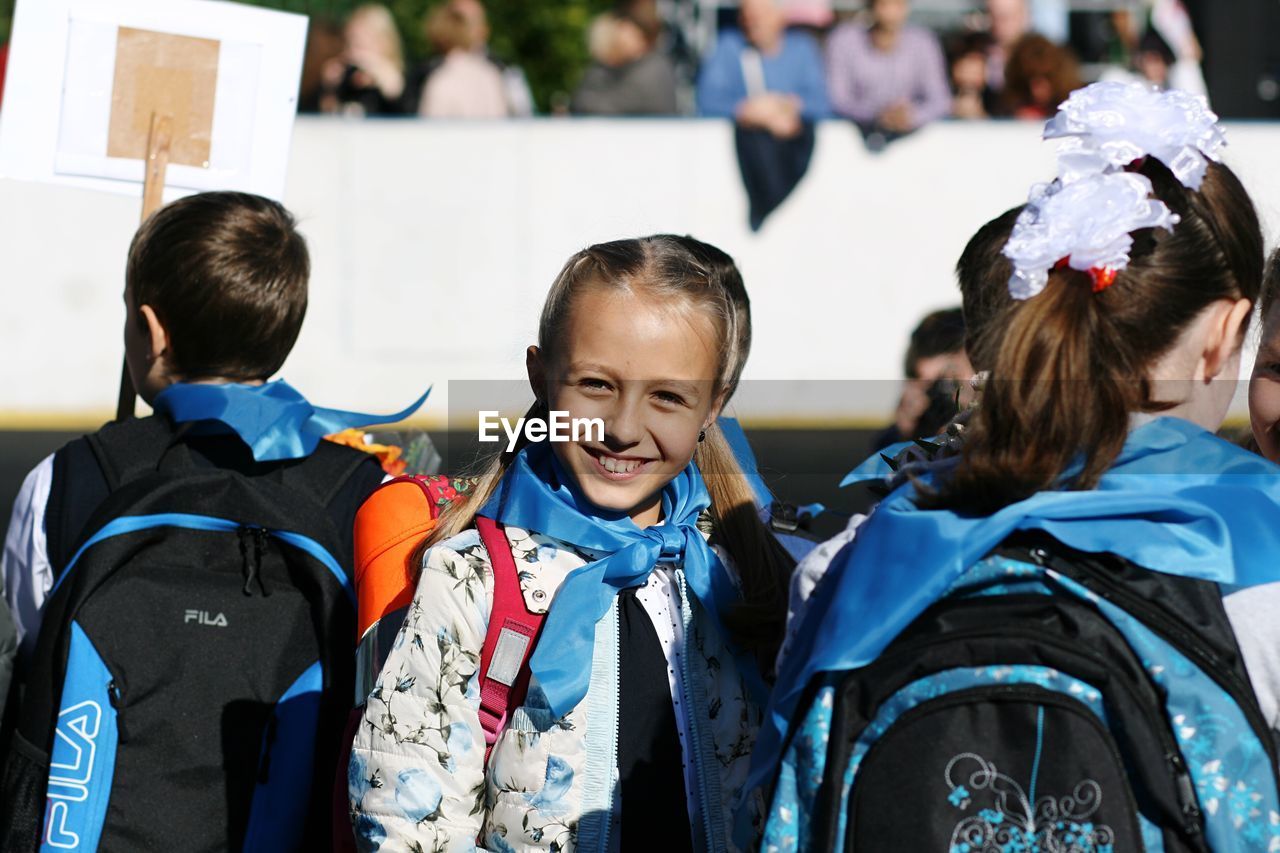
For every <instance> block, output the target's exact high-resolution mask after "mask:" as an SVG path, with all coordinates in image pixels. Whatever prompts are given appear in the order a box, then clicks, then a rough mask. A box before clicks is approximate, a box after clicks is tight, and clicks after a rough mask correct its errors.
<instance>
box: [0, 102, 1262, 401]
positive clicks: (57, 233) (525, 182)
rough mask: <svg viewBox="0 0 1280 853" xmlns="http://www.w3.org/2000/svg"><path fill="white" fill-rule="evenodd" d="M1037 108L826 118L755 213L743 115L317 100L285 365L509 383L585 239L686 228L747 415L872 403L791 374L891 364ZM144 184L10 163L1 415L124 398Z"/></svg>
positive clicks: (322, 397)
mask: <svg viewBox="0 0 1280 853" xmlns="http://www.w3.org/2000/svg"><path fill="white" fill-rule="evenodd" d="M1038 132H1039V128H1038V126H1037V125H1034V124H971V125H968V124H945V125H940V126H935V127H931V128H928V129H926V130H924V131H923V132H921V133H919V134H917V135H916V136H915V137H912V138H909V139H905V140H902V141H900V142H898V143H896V144H895V145H893V146H890V148H889V150H888V151H886V152H884V153H882V154H878V155H877V154H870V153H868V152H867V151H866V149H865V148H864V147H863V145H862V143H861V141H860V139H859V138H858V136H857V134H856V132H855V131H854V130H853V129H852V128H851V127H849V126H848V125H845V124H842V123H830V124H827V125H824V126H823V127H821V128H820V132H819V136H818V143H817V149H816V152H815V155H814V161H813V164H812V166H811V168H810V170H809V173H808V175H807V176H806V177H805V179H804V181H803V183H802V184H801V185H800V187H799V188H798V189H797V191H796V192H795V193H794V194H793V195H792V197H791V199H789V200H788V201H787V203H786V204H785V205H784V206H783V207H782V208H781V209H780V210H779V211H778V212H777V213H775V215H774V216H773V218H772V219H770V220H769V221H768V222H767V223H766V224H765V226H764V229H763V230H762V231H761V232H760V233H759V234H752V233H751V232H750V231H749V230H748V229H747V227H746V198H745V194H744V192H743V190H742V186H741V181H740V178H739V174H738V167H737V163H736V160H735V157H734V153H733V143H732V135H731V130H730V128H729V127H728V126H727V125H724V124H721V123H719V122H711V121H688V120H673V121H606V120H601V121H594V120H575V121H568V120H555V119H547V120H534V121H527V122H510V123H503V124H488V123H422V122H373V121H370V122H362V123H353V122H345V121H340V120H339V121H330V120H325V119H304V120H299V122H298V126H297V130H296V133H295V136H294V149H293V158H292V162H291V166H290V170H291V171H290V175H289V182H288V192H287V196H286V202H287V204H288V205H289V207H290V208H291V209H293V210H294V211H295V213H296V214H297V215H298V216H299V217H300V219H301V221H302V228H303V230H304V232H305V234H306V236H307V238H308V240H309V242H310V245H311V251H312V256H313V262H314V274H313V278H312V291H311V308H310V311H309V314H308V317H307V323H306V326H305V327H304V330H303V333H302V337H301V340H300V342H299V344H298V347H297V349H296V350H295V352H294V354H293V355H292V356H291V358H290V360H289V362H288V364H287V365H286V367H285V370H284V374H283V375H284V376H285V377H287V378H288V379H289V380H290V381H292V382H293V383H294V384H295V385H297V386H298V387H299V388H301V389H302V390H303V391H305V392H307V393H308V394H309V395H310V396H311V397H312V398H313V399H314V400H315V401H316V402H318V403H321V404H326V405H333V406H341V407H350V408H365V409H369V410H387V411H390V410H393V409H395V408H398V407H399V406H401V405H402V404H404V403H405V402H406V401H407V400H409V399H412V398H413V397H414V396H416V394H417V393H418V392H419V390H420V389H421V388H422V387H424V386H426V385H428V384H430V383H436V388H437V392H436V393H435V394H433V398H432V401H431V402H430V403H429V404H428V406H427V409H426V410H425V411H424V414H425V416H426V419H427V420H428V421H437V422H438V421H439V420H440V419H442V418H443V417H444V411H445V409H444V404H445V397H446V395H445V394H443V393H441V392H442V391H443V390H444V387H445V382H446V381H447V380H458V379H482V378H483V379H515V378H518V377H520V376H521V375H522V372H523V348H524V346H525V345H527V344H528V343H530V342H532V339H533V335H534V331H535V327H536V321H537V312H538V310H539V308H540V305H541V301H542V297H543V295H544V293H545V292H546V289H547V287H548V286H549V284H550V282H551V280H552V278H553V277H554V276H555V274H556V272H557V271H558V269H559V267H560V265H561V264H562V263H563V261H564V260H565V258H566V257H567V256H568V255H569V254H571V253H572V252H574V251H575V250H577V249H578V248H581V247H582V246H584V245H586V244H588V243H592V242H596V241H599V240H606V239H611V238H616V237H621V236H632V235H637V234H643V233H649V232H655V231H674V232H680V233H691V234H693V235H695V236H697V237H699V238H701V239H704V240H708V241H710V242H713V243H716V244H717V245H719V246H721V247H722V248H724V249H725V250H726V251H728V252H729V253H730V254H732V255H734V256H735V257H736V258H737V260H738V262H739V264H740V265H741V267H742V270H743V273H744V275H745V277H746V282H747V287H748V289H749V291H750V292H751V296H752V303H753V308H754V316H755V325H756V328H755V339H756V344H755V348H754V351H753V353H752V357H751V362H750V364H749V365H748V367H747V373H746V377H747V378H748V379H757V380H765V379H768V380H788V381H786V382H776V383H773V382H771V383H757V386H761V385H765V384H767V386H768V391H767V392H765V391H762V390H760V388H759V387H757V388H756V389H754V390H753V389H750V388H749V389H748V391H747V393H746V395H745V396H744V397H743V399H741V400H740V401H739V406H738V408H739V411H740V413H741V414H743V415H744V416H746V417H751V416H753V415H754V416H757V418H760V417H763V418H766V419H768V420H775V419H777V418H781V417H787V418H791V419H793V420H794V419H798V420H813V419H818V420H822V419H831V418H838V419H840V420H848V419H850V418H858V417H872V418H875V417H880V416H882V415H883V413H884V409H885V406H886V405H887V398H889V397H891V396H892V393H893V386H892V383H890V382H882V383H873V385H874V386H875V387H876V388H878V389H881V390H880V391H878V392H874V393H872V392H865V391H864V392H860V393H858V394H856V395H852V397H853V398H852V399H848V398H846V399H840V397H842V396H844V395H841V394H839V393H833V392H832V388H831V386H829V385H818V384H805V383H798V382H796V381H795V380H830V379H893V378H895V377H896V376H897V372H898V370H899V369H900V363H901V352H902V349H903V347H904V345H905V339H906V336H907V334H908V332H909V331H910V329H911V327H912V326H913V325H914V323H915V322H916V320H917V319H918V318H919V316H920V315H921V314H922V313H923V312H924V311H926V310H929V309H933V308H937V307H942V306H945V305H948V304H955V303H958V298H957V293H956V290H955V285H954V281H953V278H952V273H951V270H952V267H953V265H954V263H955V260H956V258H957V257H958V255H959V253H960V250H961V249H962V247H963V246H964V243H965V241H966V240H967V239H968V237H969V236H970V235H971V234H972V233H973V232H974V231H975V230H976V229H977V228H978V226H980V225H981V224H982V223H983V222H985V221H986V220H987V219H989V218H991V217H992V216H994V215H996V214H998V213H1000V212H1001V211H1003V210H1005V209H1006V208H1008V207H1010V206H1012V205H1014V204H1017V203H1019V202H1020V201H1022V200H1023V199H1024V198H1025V194H1026V191H1027V188H1028V187H1029V185H1030V184H1031V183H1032V182H1034V181H1037V180H1044V179H1046V178H1047V177H1051V175H1052V155H1051V147H1050V146H1049V145H1047V144H1042V143H1040V142H1038ZM1229 136H1230V140H1231V147H1230V148H1229V149H1228V155H1227V162H1228V163H1229V164H1230V165H1231V166H1232V167H1233V168H1236V169H1237V170H1238V171H1239V173H1240V174H1241V176H1242V177H1243V179H1244V181H1245V183H1246V185H1247V186H1248V187H1249V188H1250V190H1251V191H1252V192H1253V194H1254V198H1255V200H1256V201H1257V203H1258V205H1259V207H1260V209H1261V210H1262V213H1263V217H1264V222H1265V224H1266V226H1267V228H1268V234H1274V233H1275V229H1276V228H1277V227H1280V171H1278V170H1277V169H1276V168H1275V165H1274V162H1273V160H1274V158H1275V153H1276V152H1277V151H1280V125H1257V124H1254V125H1236V126H1232V127H1230V129H1229ZM137 216H138V203H137V201H136V200H132V199H128V198H123V197H119V196H111V195H106V194H97V193H92V192H87V191H80V190H69V189H63V188H55V187H49V186H43V185H36V184H23V183H18V182H14V181H0V235H2V236H0V240H2V241H3V252H2V253H0V257H2V258H3V261H2V262H0V287H2V288H3V297H4V298H3V308H2V309H0V426H22V425H53V424H57V423H73V422H77V421H87V422H90V423H91V422H93V421H95V420H100V419H102V418H103V417H105V416H106V415H107V414H109V412H110V411H111V408H112V406H113V402H114V399H115V392H116V382H117V378H118V375H119V369H120V356H121V344H120V338H121V321H122V316H123V311H122V308H121V304H122V303H121V291H122V288H123V271H124V261H125V252H126V249H127V247H128V243H129V239H130V237H131V235H132V233H133V230H134V228H135V227H136V224H137Z"/></svg>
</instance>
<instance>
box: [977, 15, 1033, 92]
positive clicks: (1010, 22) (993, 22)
mask: <svg viewBox="0 0 1280 853" xmlns="http://www.w3.org/2000/svg"><path fill="white" fill-rule="evenodd" d="M987 31H988V32H989V33H990V34H991V39H992V41H993V42H994V44H992V46H991V51H990V53H989V55H988V59H987V84H988V85H989V86H990V87H991V88H992V89H993V90H994V91H996V92H999V91H1001V90H1003V89H1004V68H1005V66H1006V65H1007V64H1008V63H1009V57H1010V56H1011V55H1012V54H1013V46H1014V45H1015V44H1017V43H1018V40H1019V39H1021V38H1022V37H1023V36H1025V35H1027V34H1028V33H1030V32H1031V13H1030V11H1029V10H1028V9H1027V3H1026V0H987Z"/></svg>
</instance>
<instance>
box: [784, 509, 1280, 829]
mask: <svg viewBox="0 0 1280 853" xmlns="http://www.w3.org/2000/svg"><path fill="white" fill-rule="evenodd" d="M851 627H852V626H851ZM1272 737H1273V736H1272V733H1271V731H1270V728H1269V726H1268V725H1267V723H1266V721H1265V720H1264V718H1263V715H1262V712H1261V710H1260V709H1259V707H1258V702H1257V699H1256V697H1255V695H1254V693H1253V689H1252V688H1251V687H1250V684H1249V680H1248V674H1247V672H1246V671H1245V668H1244V663H1243V660H1242V658H1241V655H1240V652H1239V648H1238V646H1237V645H1236V641H1235V636H1234V634H1233V633H1232V630H1231V626H1230V623H1229V622H1228V620H1227V616H1226V613H1225V611H1224V609H1223V606H1222V593H1221V590H1220V589H1219V588H1218V586H1217V585H1216V584H1213V583H1209V582H1206V581H1200V580H1195V579H1189V578H1184V577H1176V576H1173V575H1169V574H1162V573H1158V572H1154V571H1149V570H1147V569H1144V568H1141V567H1139V566H1136V565H1134V564H1133V563H1131V562H1128V561H1126V560H1123V559H1121V558H1119V557H1115V556H1113V555H1100V554H1087V553H1084V552H1079V551H1075V550H1073V549H1070V548H1068V547H1066V546H1064V545H1062V544H1061V543H1059V542H1057V541H1056V540H1054V539H1052V538H1051V537H1049V536H1047V535H1045V534H1043V533H1019V534H1016V535H1015V537H1014V538H1012V539H1010V540H1008V541H1007V542H1006V543H1005V544H1004V545H1003V546H1001V547H1000V548H998V549H997V550H996V551H995V552H994V553H993V554H991V555H990V556H988V557H987V558H986V559H984V560H983V561H982V562H980V563H978V564H977V565H976V566H974V567H973V568H972V569H970V570H969V571H968V572H966V573H964V575H962V576H961V578H960V579H959V580H958V581H957V582H956V583H955V585H954V586H953V587H952V588H951V589H950V590H949V592H948V593H947V595H946V596H944V597H943V598H942V599H941V600H940V601H938V602H936V603H935V604H934V605H933V606H932V607H930V608H929V609H928V610H926V611H925V612H924V613H923V614H922V615H921V616H919V617H918V618H917V619H916V620H915V621H914V622H912V623H911V624H910V625H909V626H908V627H907V628H906V629H905V630H904V631H903V632H902V633H901V634H900V635H899V636H898V637H896V638H895V639H894V640H893V642H891V643H890V644H889V646H888V647H887V648H886V649H885V650H884V652H882V653H881V654H880V655H879V656H878V657H877V658H876V659H875V660H874V661H872V662H871V663H870V664H868V665H867V666H864V667H860V668H858V669H853V670H848V671H845V672H837V673H826V674H824V675H822V676H820V677H819V678H818V679H817V680H815V681H814V682H813V683H811V684H810V685H809V687H808V692H807V694H806V697H805V701H803V702H802V703H801V704H800V705H799V710H798V711H797V714H796V716H795V718H794V719H793V722H792V726H791V730H790V731H789V733H788V742H787V744H786V747H785V750H784V753H783V755H784V757H783V761H782V764H781V767H780V770H779V772H778V775H777V777H776V778H775V780H774V785H773V792H772V802H771V807H770V810H769V814H768V820H767V825H766V830H765V839H764V844H763V849H765V850H822V851H828V850H851V851H858V853H890V851H893V853H900V852H902V853H905V852H906V851H909V853H1031V852H1032V851H1043V853H1059V851H1060V852H1061V853H1121V851H1124V853H1132V852H1134V851H1146V853H1153V851H1170V853H1171V851H1273V850H1280V805H1278V795H1277V778H1276V748H1275V744H1274V742H1273V739H1272Z"/></svg>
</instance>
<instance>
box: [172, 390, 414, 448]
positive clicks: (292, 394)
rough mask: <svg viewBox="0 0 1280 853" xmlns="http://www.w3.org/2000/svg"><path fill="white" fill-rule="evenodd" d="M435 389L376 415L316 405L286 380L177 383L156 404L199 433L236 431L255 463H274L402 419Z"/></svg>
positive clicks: (175, 419)
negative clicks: (340, 435)
mask: <svg viewBox="0 0 1280 853" xmlns="http://www.w3.org/2000/svg"><path fill="white" fill-rule="evenodd" d="M430 393H431V389H430V388H428V389H427V391H426V392H425V393H424V394H423V395H422V396H421V397H419V398H418V399H417V400H416V401H415V402H414V403H413V405H411V406H409V407H408V408H406V409H404V410H402V411H399V412H396V413H394V414H390V415H371V414H366V413H364V412H347V411H343V410H341V409H322V408H320V407H318V406H313V405H311V403H309V402H307V398H306V397H303V396H302V394H300V393H298V391H297V390H295V389H294V387H293V386H292V385H290V384H289V383H287V382H285V381H284V380H283V379H277V380H276V381H274V382H266V383H263V384H262V385H240V384H237V383H230V382H229V383H225V384H216V385H215V384H205V383H187V382H178V383H175V384H173V385H170V386H169V387H168V388H166V389H164V390H163V391H161V392H160V394H159V395H158V396H157V397H156V401H155V404H154V406H153V408H154V409H155V411H156V413H157V414H163V415H168V417H169V419H170V420H172V421H173V422H174V423H175V424H184V423H194V424H196V425H197V427H196V429H197V430H198V431H199V432H204V433H226V432H230V433H233V434H235V435H237V436H239V438H240V440H241V441H243V442H244V443H245V444H246V445H247V446H248V447H249V450H250V451H251V452H252V453H253V458H254V460H255V461H258V462H275V461H279V460H282V459H301V458H303V457H305V456H309V455H311V453H312V452H313V451H314V450H315V449H316V446H317V445H319V444H320V441H321V439H323V438H324V437H325V436H326V435H332V434H333V433H336V432H342V431H343V430H345V429H359V428H363V427H369V426H374V425H375V424H390V423H395V422H396V421H402V420H404V419H405V418H407V417H409V416H410V415H412V414H413V413H414V412H416V411H417V410H418V409H419V408H420V407H421V406H422V404H423V403H424V402H426V399H427V394H430Z"/></svg>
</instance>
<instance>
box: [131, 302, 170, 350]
mask: <svg viewBox="0 0 1280 853" xmlns="http://www.w3.org/2000/svg"><path fill="white" fill-rule="evenodd" d="M138 314H139V315H141V317H142V328H143V330H144V331H145V332H146V333H147V342H148V343H147V360H148V361H156V360H157V359H159V358H160V357H162V356H164V355H167V354H168V352H169V330H168V329H166V328H165V327H164V324H163V323H161V322H160V318H159V317H157V316H156V312H155V310H154V309H153V308H152V307H151V306H150V305H143V306H141V307H139V308H138Z"/></svg>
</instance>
